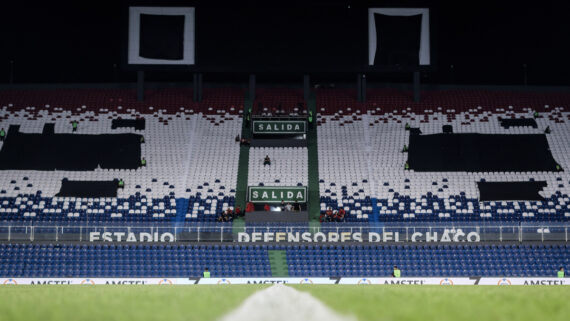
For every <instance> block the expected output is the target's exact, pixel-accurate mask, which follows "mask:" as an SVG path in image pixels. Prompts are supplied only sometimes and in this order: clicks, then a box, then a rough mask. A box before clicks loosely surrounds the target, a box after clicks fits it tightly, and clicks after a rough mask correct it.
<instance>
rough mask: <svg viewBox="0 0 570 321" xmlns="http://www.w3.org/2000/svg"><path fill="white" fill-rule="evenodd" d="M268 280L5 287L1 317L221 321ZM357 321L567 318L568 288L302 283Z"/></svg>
mask: <svg viewBox="0 0 570 321" xmlns="http://www.w3.org/2000/svg"><path fill="white" fill-rule="evenodd" d="M266 287H267V285H224V286H221V285H212V286H205V285H198V286H149V285H143V286H124V285H122V286H121V285H119V286H113V285H99V286H61V285H52V286H49V285H39V286H38V285H35V286H34V285H32V286H20V285H19V286H0V320H10V321H20V320H22V321H23V320H26V321H35V320H38V321H40V320H41V321H52V320H53V321H56V320H57V321H65V320H69V321H76V320H77V321H81V320H109V321H111V320H117V321H127V320H137V321H145V320H169V321H175V320H186V321H188V320H216V319H218V318H220V317H221V316H223V315H225V314H226V313H228V312H230V311H231V310H232V309H234V308H236V307H237V306H238V305H239V304H240V303H241V302H243V300H245V299H246V298H247V297H248V296H249V295H251V294H253V293H254V292H255V291H258V290H260V289H263V288H266ZM293 287H294V288H295V289H297V290H300V291H306V292H309V293H311V294H312V295H313V296H314V297H316V298H318V299H320V300H321V301H322V302H324V303H325V304H326V305H328V306H329V307H330V308H332V309H333V310H335V311H337V312H339V313H341V314H344V315H353V316H355V317H357V318H358V320H395V321H397V320H409V321H412V320H413V321H416V320H426V321H427V320H437V321H447V320H449V321H464V320H467V321H469V320H474V321H475V320H477V321H482V320H493V321H498V320H505V321H507V320H508V321H526V320H528V321H530V320H548V321H557V320H560V321H562V320H568V318H569V316H570V304H569V301H568V294H569V293H570V292H568V291H569V288H568V287H566V286H558V287H557V286H550V287H548V286H503V287H500V286H426V285H423V286H410V285H376V286H369V285H360V286H356V285H295V286H293Z"/></svg>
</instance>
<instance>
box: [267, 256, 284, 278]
mask: <svg viewBox="0 0 570 321" xmlns="http://www.w3.org/2000/svg"><path fill="white" fill-rule="evenodd" d="M267 255H268V256H269V264H270V265H271V276H274V277H286V276H289V267H288V266H287V251H277V250H269V251H267Z"/></svg>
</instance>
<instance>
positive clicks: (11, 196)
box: [0, 89, 243, 223]
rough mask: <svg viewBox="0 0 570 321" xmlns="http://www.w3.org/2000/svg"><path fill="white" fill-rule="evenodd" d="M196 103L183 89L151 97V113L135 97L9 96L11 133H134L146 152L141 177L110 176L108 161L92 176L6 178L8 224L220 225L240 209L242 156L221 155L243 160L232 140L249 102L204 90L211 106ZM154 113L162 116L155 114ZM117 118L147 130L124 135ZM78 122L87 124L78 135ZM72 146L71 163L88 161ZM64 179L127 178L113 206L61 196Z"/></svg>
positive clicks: (113, 171)
mask: <svg viewBox="0 0 570 321" xmlns="http://www.w3.org/2000/svg"><path fill="white" fill-rule="evenodd" d="M191 96H192V93H191V91H187V90H181V89H165V90H160V91H152V90H151V91H148V92H147V97H148V99H147V101H146V102H145V103H144V104H143V103H139V102H137V101H136V100H135V99H133V92H132V91H130V90H98V89H93V90H91V89H90V90H82V89H74V90H52V91H50V90H28V91H18V90H15V91H2V93H1V96H0V98H1V104H2V110H1V116H0V118H1V119H2V121H1V125H2V127H3V128H9V127H10V126H11V125H16V126H19V130H20V132H22V133H26V134H36V135H37V134H41V133H42V132H43V129H44V126H45V125H46V124H54V126H53V130H54V131H55V134H56V135H55V136H58V135H60V134H68V135H71V136H73V137H77V136H75V135H79V134H80V135H82V136H84V137H98V136H99V135H101V134H113V135H126V134H130V133H136V134H137V135H136V136H137V138H136V142H137V146H139V144H138V142H139V139H140V138H138V136H139V135H140V136H143V137H144V143H141V144H140V152H138V153H135V154H136V158H135V160H134V162H136V166H135V167H136V168H131V169H120V168H109V169H105V168H103V167H104V166H101V162H99V161H95V166H94V167H96V168H94V170H89V171H76V170H71V171H70V170H61V169H62V168H61V167H58V170H57V171H53V170H51V171H50V170H48V171H45V170H43V171H28V172H24V173H23V172H22V171H16V170H3V175H2V176H1V177H0V186H2V189H1V191H0V203H1V204H2V205H3V206H2V208H0V213H2V216H1V217H0V220H2V221H4V222H8V221H26V222H44V223H45V222H54V223H55V222H66V223H77V222H97V223H113V222H130V223H136V222H169V221H173V220H175V221H181V222H183V221H184V220H188V221H193V222H197V221H206V222H207V221H214V220H215V217H216V215H215V213H216V212H217V211H218V210H221V209H223V208H225V207H227V206H230V204H231V206H233V202H234V195H235V186H236V177H235V172H236V171H237V156H235V157H221V155H220V154H219V152H220V151H225V153H227V155H237V154H238V153H239V146H237V144H235V142H234V141H233V138H234V137H235V135H236V133H239V131H240V129H241V120H240V116H239V114H240V113H241V112H242V110H243V107H242V106H243V93H242V92H241V91H240V90H234V89H217V90H216V89H214V90H210V89H206V90H204V100H203V101H202V102H199V103H196V102H192V100H191ZM153 104H156V105H155V106H160V108H158V107H157V108H156V109H155V107H153ZM127 106H128V107H127ZM180 106H187V107H180ZM117 119H138V120H144V121H145V127H144V129H141V126H138V127H137V126H135V127H117V126H116V125H117V124H116V120H117ZM72 120H77V121H78V123H79V124H78V130H77V133H73V135H72V127H71V121H72ZM137 128H138V129H137ZM11 136H12V135H11V134H10V132H9V133H8V135H7V138H6V141H5V142H4V143H3V145H8V144H9V143H10V141H11V139H12V138H11ZM109 136H110V135H109ZM51 137H53V136H51ZM46 139H50V137H48V136H46ZM60 145H62V144H60ZM104 145H106V144H104ZM15 146H18V144H16V145H15ZM64 146H65V145H64ZM86 146H90V145H88V144H87V145H86ZM2 147H4V146H2ZM67 147H68V149H69V154H70V155H71V157H73V156H74V155H78V154H80V153H81V150H74V149H73V148H72V146H67ZM2 151H3V152H4V148H3V149H2ZM121 151H122V152H124V151H123V150H121ZM44 154H45V153H44ZM104 154H105V155H107V157H109V156H110V157H115V158H117V159H122V158H123V157H124V156H123V155H122V154H120V155H116V154H115V153H113V152H112V150H110V151H109V150H106V151H105V153H104ZM204 156H205V157H204ZM140 157H144V158H145V160H146V161H147V162H148V163H147V164H146V166H144V167H140ZM28 161H30V162H34V161H35V162H36V163H37V164H39V165H41V162H39V161H38V160H37V159H36V160H34V159H33V158H32V159H30V158H28ZM92 161H93V160H92ZM132 162H133V161H132V157H131V163H132ZM181 164H183V165H181ZM139 167H140V168H139ZM62 179H68V180H69V181H112V180H118V179H122V180H124V182H125V185H124V188H120V189H118V191H117V193H118V195H117V198H113V199H111V198H101V197H95V196H96V195H95V194H93V196H92V197H83V198H76V197H57V195H56V194H57V193H58V192H60V189H61V186H62ZM218 198H219V200H220V202H219V208H217V207H216V208H215V209H214V208H212V207H211V204H212V202H213V203H214V204H216V203H217V200H218ZM216 206H217V204H216ZM206 207H207V208H206Z"/></svg>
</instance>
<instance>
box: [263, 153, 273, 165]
mask: <svg viewBox="0 0 570 321" xmlns="http://www.w3.org/2000/svg"><path fill="white" fill-rule="evenodd" d="M265 165H269V166H271V159H270V158H269V155H265V159H264V160H263V166H265Z"/></svg>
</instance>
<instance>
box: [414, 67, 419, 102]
mask: <svg viewBox="0 0 570 321" xmlns="http://www.w3.org/2000/svg"><path fill="white" fill-rule="evenodd" d="M414 102H416V103H419V102H420V72H419V71H414Z"/></svg>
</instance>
